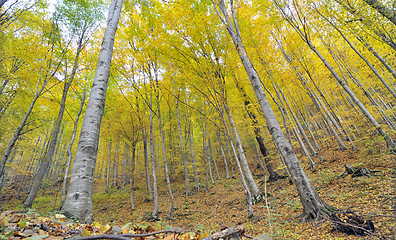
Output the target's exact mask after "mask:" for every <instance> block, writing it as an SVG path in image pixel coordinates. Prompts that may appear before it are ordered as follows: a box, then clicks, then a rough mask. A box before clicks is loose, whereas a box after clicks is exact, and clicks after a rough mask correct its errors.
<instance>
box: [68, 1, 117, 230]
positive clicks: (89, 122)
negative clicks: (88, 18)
mask: <svg viewBox="0 0 396 240" xmlns="http://www.w3.org/2000/svg"><path fill="white" fill-rule="evenodd" d="M122 3H123V0H112V1H111V4H110V10H109V16H108V21H107V26H106V29H105V34H104V37H103V42H102V47H101V50H100V55H99V60H98V65H97V68H96V73H95V78H94V83H93V86H92V90H91V95H90V97H89V100H88V105H87V110H86V113H85V116H84V120H83V123H82V127H81V133H80V140H79V143H78V147H77V152H76V156H75V161H74V164H73V169H72V173H71V179H70V185H69V190H68V193H67V196H66V200H65V203H64V205H63V212H64V213H65V214H66V215H67V216H69V217H71V216H73V217H75V218H76V219H78V220H79V221H80V222H82V223H92V222H93V207H92V194H93V177H94V173H95V164H96V157H97V151H98V144H99V133H100V124H101V120H102V116H103V110H104V106H105V101H106V91H107V83H108V80H109V74H110V66H111V58H112V55H113V45H114V37H115V33H116V30H117V25H118V20H119V17H120V14H121V8H122Z"/></svg>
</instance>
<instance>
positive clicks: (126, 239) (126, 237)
mask: <svg viewBox="0 0 396 240" xmlns="http://www.w3.org/2000/svg"><path fill="white" fill-rule="evenodd" d="M164 233H176V234H181V232H180V231H173V230H162V231H158V232H151V233H143V234H130V233H127V234H120V235H116V234H101V235H92V236H86V237H76V238H73V240H93V239H116V240H130V239H131V238H137V237H149V236H153V235H157V234H164Z"/></svg>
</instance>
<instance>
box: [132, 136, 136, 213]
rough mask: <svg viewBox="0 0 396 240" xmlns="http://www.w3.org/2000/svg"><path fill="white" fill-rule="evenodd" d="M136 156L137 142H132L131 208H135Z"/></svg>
mask: <svg viewBox="0 0 396 240" xmlns="http://www.w3.org/2000/svg"><path fill="white" fill-rule="evenodd" d="M135 158H136V143H132V160H131V209H132V210H135Z"/></svg>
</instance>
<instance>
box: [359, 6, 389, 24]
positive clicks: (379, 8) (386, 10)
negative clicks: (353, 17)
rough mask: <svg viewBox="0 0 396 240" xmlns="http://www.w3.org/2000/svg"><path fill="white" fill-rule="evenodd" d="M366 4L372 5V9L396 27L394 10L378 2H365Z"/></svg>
mask: <svg viewBox="0 0 396 240" xmlns="http://www.w3.org/2000/svg"><path fill="white" fill-rule="evenodd" d="M363 1H364V2H365V3H367V4H368V5H370V6H371V7H372V8H374V9H375V10H377V11H378V12H379V13H380V14H381V15H382V16H384V17H386V18H387V19H388V20H389V21H391V22H392V23H393V24H394V25H395V26H396V12H395V10H393V9H390V8H388V7H386V6H385V5H384V4H382V3H381V2H379V1H377V0H363Z"/></svg>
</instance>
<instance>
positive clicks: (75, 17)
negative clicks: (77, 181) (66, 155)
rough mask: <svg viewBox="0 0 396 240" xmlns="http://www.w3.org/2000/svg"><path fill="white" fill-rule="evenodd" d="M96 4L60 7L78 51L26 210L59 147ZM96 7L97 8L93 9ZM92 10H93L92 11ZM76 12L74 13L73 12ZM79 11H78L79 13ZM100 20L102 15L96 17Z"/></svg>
mask: <svg viewBox="0 0 396 240" xmlns="http://www.w3.org/2000/svg"><path fill="white" fill-rule="evenodd" d="M95 2H96V1H94V2H89V1H82V2H79V1H65V2H64V5H63V6H58V14H59V15H60V17H61V18H63V20H64V22H65V23H66V25H67V26H68V28H69V29H70V30H71V31H72V34H76V35H77V49H76V54H75V56H74V61H73V67H72V71H71V74H70V76H69V77H68V78H67V79H65V81H64V87H63V92H62V99H61V102H60V107H59V112H58V116H57V118H56V120H55V122H54V127H53V130H52V134H51V140H50V144H49V147H48V150H47V152H46V153H45V155H44V157H43V158H42V159H41V162H40V166H39V170H38V173H37V174H36V175H35V176H34V182H33V186H32V188H31V190H30V192H29V195H28V197H27V198H26V201H25V203H24V207H25V208H30V207H31V206H32V204H33V200H34V198H35V197H36V195H37V192H38V190H39V189H40V187H41V183H42V181H43V178H44V176H45V174H46V173H47V172H48V167H49V165H50V163H51V161H52V158H53V156H54V153H55V147H56V145H57V139H58V134H59V131H60V127H61V123H62V119H63V114H64V112H65V107H66V99H67V95H68V92H69V89H70V86H71V84H72V82H73V80H74V78H75V76H76V72H77V69H78V61H79V58H80V54H81V51H82V49H83V44H84V41H85V40H86V38H87V35H89V32H90V31H91V28H92V27H93V26H94V25H95V21H94V19H93V17H92V16H93V15H95V14H94V13H95V11H96V10H97V9H99V6H98V5H96V6H95ZM92 6H95V7H96V8H95V7H92ZM90 8H91V9H90ZM73 10H74V11H73ZM77 10H78V11H77ZM79 11H82V12H84V15H81V14H78V13H79ZM96 16H98V17H99V18H100V15H96Z"/></svg>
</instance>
